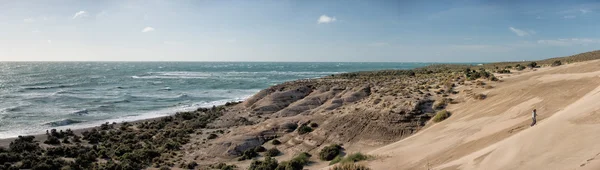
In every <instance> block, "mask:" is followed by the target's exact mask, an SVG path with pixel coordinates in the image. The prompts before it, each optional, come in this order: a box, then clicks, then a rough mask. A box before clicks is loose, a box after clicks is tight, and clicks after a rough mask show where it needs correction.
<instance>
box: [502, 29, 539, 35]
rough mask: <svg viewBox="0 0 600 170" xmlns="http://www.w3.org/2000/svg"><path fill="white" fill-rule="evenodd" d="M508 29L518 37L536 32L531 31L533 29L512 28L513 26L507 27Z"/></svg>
mask: <svg viewBox="0 0 600 170" xmlns="http://www.w3.org/2000/svg"><path fill="white" fill-rule="evenodd" d="M508 29H509V30H510V31H512V32H513V33H515V34H517V35H518V36H519V37H523V36H529V35H531V34H536V32H535V31H533V30H528V31H525V30H521V29H517V28H514V27H508Z"/></svg>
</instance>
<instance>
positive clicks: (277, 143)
mask: <svg viewBox="0 0 600 170" xmlns="http://www.w3.org/2000/svg"><path fill="white" fill-rule="evenodd" d="M271 143H272V144H273V145H280V144H281V142H280V141H279V140H277V139H273V141H271Z"/></svg>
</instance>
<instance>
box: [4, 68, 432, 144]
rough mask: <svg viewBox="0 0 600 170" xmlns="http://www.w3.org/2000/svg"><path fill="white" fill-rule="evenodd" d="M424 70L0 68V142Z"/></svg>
mask: <svg viewBox="0 0 600 170" xmlns="http://www.w3.org/2000/svg"><path fill="white" fill-rule="evenodd" d="M429 64H431V63H261V62H256V63H255V62H6V63H0V138H8V137H15V136H17V135H25V134H38V133H42V132H45V131H46V130H47V129H50V128H56V129H66V128H84V127H90V126H96V125H99V124H101V123H103V122H122V121H132V120H139V119H145V118H153V117H159V116H164V115H169V114H173V113H175V112H176V111H184V110H193V109H195V108H198V107H210V106H213V105H220V104H224V103H225V102H228V101H240V100H243V99H245V98H247V97H249V96H251V95H252V94H254V93H256V92H258V91H259V90H261V89H264V88H267V87H269V86H271V85H275V84H278V83H282V82H285V81H291V80H297V79H307V78H318V77H323V76H326V75H331V74H337V73H343V72H354V71H367V70H381V69H411V68H415V67H422V66H426V65H429Z"/></svg>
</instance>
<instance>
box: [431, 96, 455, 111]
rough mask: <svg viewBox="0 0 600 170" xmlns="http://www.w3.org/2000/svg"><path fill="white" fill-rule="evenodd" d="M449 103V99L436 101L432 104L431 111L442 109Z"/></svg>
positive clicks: (450, 100)
mask: <svg viewBox="0 0 600 170" xmlns="http://www.w3.org/2000/svg"><path fill="white" fill-rule="evenodd" d="M450 102H452V99H451V98H442V99H440V100H436V101H435V102H433V109H436V110H438V109H444V108H445V107H446V106H447V105H448V104H449V103H450Z"/></svg>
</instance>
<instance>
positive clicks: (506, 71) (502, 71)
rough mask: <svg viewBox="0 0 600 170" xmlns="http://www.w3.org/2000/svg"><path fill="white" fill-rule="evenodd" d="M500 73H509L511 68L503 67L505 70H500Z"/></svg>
mask: <svg viewBox="0 0 600 170" xmlns="http://www.w3.org/2000/svg"><path fill="white" fill-rule="evenodd" d="M498 73H500V74H509V73H510V70H507V69H503V70H500V71H498Z"/></svg>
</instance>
